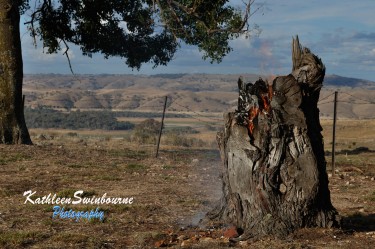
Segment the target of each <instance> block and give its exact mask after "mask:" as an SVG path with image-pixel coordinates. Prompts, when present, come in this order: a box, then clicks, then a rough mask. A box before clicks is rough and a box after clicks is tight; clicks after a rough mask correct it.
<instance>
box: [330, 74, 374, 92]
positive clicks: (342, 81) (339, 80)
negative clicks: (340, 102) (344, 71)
mask: <svg viewBox="0 0 375 249" xmlns="http://www.w3.org/2000/svg"><path fill="white" fill-rule="evenodd" d="M324 83H325V85H328V86H343V87H352V88H356V87H363V88H371V89H375V82H372V81H368V80H363V79H356V78H348V77H342V76H339V75H335V74H331V75H326V76H325V77H324Z"/></svg>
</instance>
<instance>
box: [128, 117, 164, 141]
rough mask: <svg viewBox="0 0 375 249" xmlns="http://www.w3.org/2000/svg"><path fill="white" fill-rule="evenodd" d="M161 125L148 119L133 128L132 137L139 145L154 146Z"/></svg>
mask: <svg viewBox="0 0 375 249" xmlns="http://www.w3.org/2000/svg"><path fill="white" fill-rule="evenodd" d="M160 126H161V123H160V122H159V121H156V120H155V119H152V118H149V119H146V120H144V121H143V122H141V123H139V124H138V125H136V126H135V127H134V130H133V137H134V140H136V141H137V142H139V143H143V144H144V143H149V144H155V143H156V140H157V135H158V134H159V132H160Z"/></svg>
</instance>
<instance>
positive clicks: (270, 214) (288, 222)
mask: <svg viewBox="0 0 375 249" xmlns="http://www.w3.org/2000/svg"><path fill="white" fill-rule="evenodd" d="M292 48H293V71H292V73H291V74H289V75H288V76H280V77H277V78H276V79H275V80H274V81H273V82H272V85H270V86H268V85H267V83H266V82H264V81H263V80H262V79H259V80H258V81H257V82H256V83H255V84H251V83H248V84H244V83H243V82H242V80H241V79H240V80H239V82H238V85H239V89H240V97H239V100H238V110H236V112H234V113H228V114H226V115H225V129H224V130H223V131H222V132H219V133H218V136H217V138H218V143H219V147H220V152H221V157H222V160H223V169H222V171H223V172H222V174H223V175H222V180H223V197H222V199H221V201H220V204H219V205H218V206H217V208H215V209H214V210H213V211H212V212H210V213H209V214H208V217H209V218H210V219H211V220H218V221H221V222H225V223H231V224H234V225H236V226H237V227H238V228H241V229H242V230H243V231H244V233H243V235H242V236H241V237H240V238H239V239H247V238H250V237H261V236H265V235H274V236H277V237H283V236H285V235H287V234H289V233H291V232H293V231H294V230H296V229H298V228H302V227H332V226H338V225H339V223H340V217H339V215H338V213H337V211H336V210H335V208H334V207H333V206H332V204H331V200H330V192H329V189H328V177H327V173H326V161H325V158H324V147H323V138H322V136H321V134H320V132H321V126H320V122H319V109H318V108H317V102H318V99H319V92H320V89H321V87H322V82H323V78H324V74H325V67H324V65H323V63H322V62H321V60H320V59H319V58H318V57H316V56H315V55H313V54H312V53H310V51H309V50H308V49H307V48H302V47H301V46H300V44H299V41H298V37H297V38H296V39H293V45H292Z"/></svg>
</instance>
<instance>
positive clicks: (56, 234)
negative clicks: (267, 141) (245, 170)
mask: <svg viewBox="0 0 375 249" xmlns="http://www.w3.org/2000/svg"><path fill="white" fill-rule="evenodd" d="M322 123H323V127H324V135H325V136H326V137H328V138H329V137H330V134H329V127H330V121H323V122H322ZM373 124H374V121H373V120H368V121H341V120H340V121H339V122H338V127H340V128H339V129H338V132H337V135H338V139H337V141H338V143H339V144H338V148H339V149H340V150H341V149H355V148H356V147H359V146H367V147H368V148H370V150H375V142H374V136H375V132H374V125H373ZM193 128H194V127H193ZM40 133H45V134H47V135H49V138H48V139H47V140H38V139H37V138H36V137H34V142H35V143H36V144H37V145H34V146H5V145H0V155H1V156H0V171H1V174H0V177H1V179H0V198H1V202H0V247H2V248H23V247H25V248H153V247H154V246H155V245H156V244H155V243H157V242H158V241H172V242H171V243H169V242H168V243H167V245H168V246H170V247H173V248H180V245H181V241H180V242H178V240H176V236H177V237H178V236H181V235H186V236H187V237H188V238H195V239H194V241H193V242H194V243H192V244H191V245H190V247H188V248H228V247H235V248H249V247H251V248H339V247H340V248H348V249H349V248H350V249H354V248H371V246H372V245H374V243H375V226H374V224H375V205H374V204H375V181H374V180H373V179H374V177H375V160H374V159H375V153H374V152H371V151H370V152H366V153H360V154H354V155H352V154H348V155H346V154H338V155H337V170H338V171H337V172H336V175H335V176H334V177H331V178H330V189H331V197H332V201H333V204H334V206H335V207H336V208H337V209H338V210H339V212H340V214H341V215H343V221H344V223H343V225H344V226H343V229H342V230H330V229H304V230H301V231H297V232H296V233H295V234H292V235H290V236H289V237H288V238H287V239H286V240H278V239H273V238H269V239H268V238H265V239H263V240H258V241H249V242H246V243H237V244H230V243H229V241H227V240H225V239H220V236H221V235H222V231H221V230H220V229H218V230H215V231H213V232H211V233H210V235H209V236H212V237H213V238H214V240H207V239H204V238H205V237H206V235H204V236H203V237H202V233H207V231H205V230H203V232H202V229H199V228H189V227H188V225H189V224H196V222H197V220H198V219H199V218H200V217H201V216H202V213H203V212H205V211H207V210H210V209H211V208H212V207H213V205H214V203H215V202H216V200H218V198H219V196H220V181H219V180H218V175H219V170H218V167H220V164H221V162H220V158H219V154H218V151H217V150H212V149H207V148H206V149H204V148H201V149H197V148H196V149H191V148H190V149H189V148H183V149H182V148H179V147H170V146H166V145H162V151H161V155H160V158H158V159H155V158H154V152H155V151H154V147H152V146H139V145H135V144H129V142H128V141H127V140H126V139H125V137H126V136H127V134H124V133H121V132H100V133H98V132H97V131H61V130H60V131H59V130H49V131H46V130H43V131H42V130H32V134H33V135H35V136H36V135H37V134H40ZM71 133H76V134H75V135H74V134H71ZM191 136H198V137H201V138H203V139H205V140H211V139H212V142H214V139H215V132H213V131H209V130H205V129H201V133H200V134H197V135H196V134H193V135H191ZM328 138H326V143H327V140H328ZM328 141H329V140H328ZM345 141H347V143H345ZM353 142H355V145H354V144H353ZM350 144H351V146H352V147H351V148H349V147H348V146H349V145H350ZM327 149H329V146H327ZM329 160H330V158H329V157H328V158H327V161H329ZM80 189H82V190H84V192H85V193H86V196H93V195H96V196H101V195H103V194H104V193H107V195H108V196H111V197H128V196H132V197H134V204H132V205H99V207H100V209H101V210H103V211H104V212H105V219H104V221H103V222H100V221H98V220H94V221H79V222H75V221H72V220H64V219H52V213H53V206H52V205H47V204H44V205H32V204H30V203H28V204H23V203H24V202H25V198H24V197H23V192H24V191H26V190H33V191H37V195H38V196H39V197H42V196H43V195H46V194H48V193H57V194H58V195H59V196H71V195H72V194H73V193H74V192H75V191H76V190H80ZM66 208H73V209H76V210H82V211H85V210H91V209H95V208H96V206H95V205H82V204H81V205H70V206H67V207H66ZM181 227H185V230H183V231H182V230H181ZM185 244H186V243H185Z"/></svg>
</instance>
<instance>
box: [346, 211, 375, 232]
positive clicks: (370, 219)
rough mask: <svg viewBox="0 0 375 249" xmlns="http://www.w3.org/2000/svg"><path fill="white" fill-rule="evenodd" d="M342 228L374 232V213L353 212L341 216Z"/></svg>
mask: <svg viewBox="0 0 375 249" xmlns="http://www.w3.org/2000/svg"><path fill="white" fill-rule="evenodd" d="M342 228H343V229H344V230H348V231H353V232H374V231H375V214H361V213H354V214H352V215H349V216H346V217H343V220H342Z"/></svg>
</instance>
